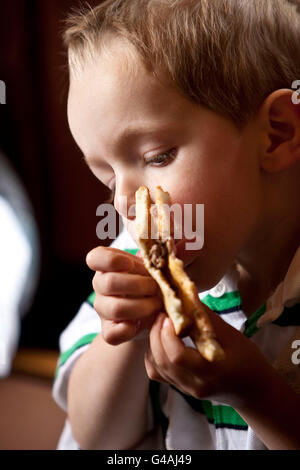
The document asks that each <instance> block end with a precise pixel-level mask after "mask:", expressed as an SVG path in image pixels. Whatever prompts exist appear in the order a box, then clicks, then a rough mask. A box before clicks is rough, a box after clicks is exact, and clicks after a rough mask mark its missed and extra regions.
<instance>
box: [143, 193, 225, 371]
mask: <svg viewBox="0 0 300 470" xmlns="http://www.w3.org/2000/svg"><path fill="white" fill-rule="evenodd" d="M155 202H156V203H155V206H152V208H151V200H150V194H149V190H148V188H146V187H145V186H141V187H140V188H139V189H138V190H137V192H136V238H137V242H138V245H139V248H140V251H141V256H142V258H143V261H144V265H145V267H146V269H147V271H148V272H149V274H150V275H151V276H152V277H153V279H155V281H156V282H157V284H158V285H159V287H160V291H161V294H162V299H163V303H164V307H165V310H166V313H167V314H168V316H169V317H170V319H171V321H172V323H173V326H174V330H175V334H176V335H177V336H179V337H181V338H184V337H186V336H190V338H191V339H192V340H193V342H194V344H195V346H196V348H197V349H198V351H199V352H200V354H201V355H202V356H203V357H204V358H205V359H206V360H208V361H210V362H212V361H216V360H220V359H223V358H224V357H225V353H224V351H223V349H222V347H221V346H220V344H219V343H218V341H217V339H216V336H215V332H214V328H213V326H212V324H211V321H210V319H209V317H208V315H207V313H206V311H205V309H204V306H203V304H202V302H201V301H200V299H199V296H198V292H197V288H196V286H195V284H194V283H193V282H192V280H191V279H190V278H189V276H188V275H187V274H186V272H185V271H184V267H183V262H182V261H181V260H180V259H178V258H177V257H176V247H175V242H174V222H173V219H172V218H171V217H170V211H168V210H167V208H168V207H169V206H170V205H171V199H170V195H169V193H167V192H164V191H163V190H162V188H161V187H160V186H158V187H157V188H156V201H155Z"/></svg>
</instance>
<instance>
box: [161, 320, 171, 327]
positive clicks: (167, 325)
mask: <svg viewBox="0 0 300 470" xmlns="http://www.w3.org/2000/svg"><path fill="white" fill-rule="evenodd" d="M169 326H170V319H169V318H168V317H167V318H165V320H164V323H163V328H169Z"/></svg>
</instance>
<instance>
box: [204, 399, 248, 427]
mask: <svg viewBox="0 0 300 470" xmlns="http://www.w3.org/2000/svg"><path fill="white" fill-rule="evenodd" d="M201 404H202V407H203V411H204V413H205V416H206V417H207V419H208V421H210V422H212V423H213V424H214V425H215V427H216V428H218V427H232V428H239V429H248V425H247V423H246V422H245V421H244V420H243V418H241V416H240V415H239V414H238V413H237V412H236V411H235V410H234V409H233V408H231V406H225V405H213V404H212V403H211V402H210V401H208V400H201Z"/></svg>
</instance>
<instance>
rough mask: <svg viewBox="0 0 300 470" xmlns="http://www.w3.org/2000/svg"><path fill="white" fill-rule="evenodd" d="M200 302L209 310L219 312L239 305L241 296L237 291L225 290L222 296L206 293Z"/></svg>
mask: <svg viewBox="0 0 300 470" xmlns="http://www.w3.org/2000/svg"><path fill="white" fill-rule="evenodd" d="M201 302H203V303H204V304H205V305H207V306H208V307H209V308H210V309H211V310H214V311H216V312H221V311H222V310H229V309H231V308H234V307H240V305H241V296H240V294H239V292H238V291H233V292H227V293H225V294H223V295H222V297H213V296H212V295H210V294H208V295H206V296H205V297H204V298H203V299H201Z"/></svg>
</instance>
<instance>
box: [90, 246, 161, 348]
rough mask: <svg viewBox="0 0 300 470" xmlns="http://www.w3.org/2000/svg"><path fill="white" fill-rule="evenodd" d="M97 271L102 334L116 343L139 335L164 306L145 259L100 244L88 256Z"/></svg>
mask: <svg viewBox="0 0 300 470" xmlns="http://www.w3.org/2000/svg"><path fill="white" fill-rule="evenodd" d="M86 262H87V265H88V266H89V268H90V269H92V270H93V271H96V274H95V276H94V278H93V288H94V290H95V293H96V298H95V302H94V308H95V310H96V312H97V313H98V315H99V316H100V318H101V321H102V336H103V338H104V340H105V341H106V342H107V343H109V344H112V345H118V344H121V343H123V342H126V341H129V340H131V339H133V338H139V337H140V335H139V333H141V332H142V331H143V330H145V329H147V328H149V327H150V326H151V325H152V324H153V321H154V320H155V318H156V316H157V313H158V312H160V311H161V310H162V308H163V303H162V300H161V297H160V291H159V287H158V285H157V283H156V282H155V281H154V279H152V277H151V276H150V274H149V273H148V271H147V270H146V268H145V267H144V263H143V260H142V259H141V258H139V257H137V256H134V255H132V254H130V253H126V252H124V251H121V250H118V249H116V248H106V247H102V246H100V247H98V248H95V249H94V250H92V251H91V252H90V253H89V254H88V255H87V258H86Z"/></svg>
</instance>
